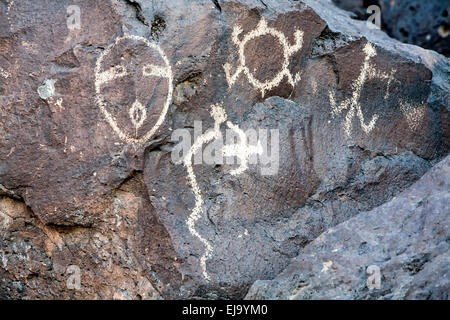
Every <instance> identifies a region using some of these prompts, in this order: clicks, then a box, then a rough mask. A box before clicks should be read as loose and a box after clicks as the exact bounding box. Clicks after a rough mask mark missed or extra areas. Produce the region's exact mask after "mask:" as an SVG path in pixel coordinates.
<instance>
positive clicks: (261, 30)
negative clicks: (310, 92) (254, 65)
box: [223, 17, 303, 97]
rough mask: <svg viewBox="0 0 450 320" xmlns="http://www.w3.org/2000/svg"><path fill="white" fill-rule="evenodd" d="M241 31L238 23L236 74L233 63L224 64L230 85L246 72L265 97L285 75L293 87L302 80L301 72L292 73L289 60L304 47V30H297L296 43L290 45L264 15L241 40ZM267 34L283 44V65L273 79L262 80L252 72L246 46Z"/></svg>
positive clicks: (236, 33)
mask: <svg viewBox="0 0 450 320" xmlns="http://www.w3.org/2000/svg"><path fill="white" fill-rule="evenodd" d="M241 33H242V28H241V26H239V25H236V26H235V27H234V29H233V35H232V40H233V43H234V44H235V45H236V46H237V47H238V49H239V50H238V52H239V67H238V68H237V69H236V71H235V73H234V74H231V65H230V64H229V63H225V64H224V66H223V69H224V71H225V76H226V79H227V83H228V86H229V87H231V86H232V85H234V83H235V82H236V81H237V80H238V78H239V76H240V75H241V73H244V74H245V75H246V76H247V78H248V81H249V82H250V84H251V85H252V86H253V87H255V88H256V89H258V90H260V91H261V95H262V97H264V94H265V92H266V91H268V90H270V89H273V88H275V87H277V86H278V85H279V84H280V83H281V81H282V80H283V79H284V78H285V77H286V78H287V79H288V82H289V84H290V85H291V86H292V87H294V86H295V85H296V84H297V82H298V81H300V74H296V75H292V73H291V72H290V71H289V61H290V58H291V56H292V55H293V54H294V53H296V52H298V51H299V50H300V49H301V48H302V45H303V31H301V30H297V31H295V33H294V37H295V43H294V45H290V44H289V42H288V40H287V38H286V36H285V35H284V34H283V33H282V32H280V31H278V30H276V29H274V28H271V27H269V26H268V25H267V22H266V20H265V19H264V17H262V18H261V20H260V21H259V23H258V26H257V27H256V29H255V30H253V31H251V32H249V33H248V34H246V35H245V36H244V38H243V39H242V40H239V35H240V34H241ZM265 35H270V36H273V37H275V38H276V39H278V41H279V42H280V44H281V46H282V47H283V65H282V67H281V70H280V72H278V74H276V75H275V76H274V77H273V78H272V80H268V81H265V82H261V81H259V80H258V79H257V78H256V77H255V76H254V75H253V74H252V72H251V71H250V70H249V68H248V67H247V65H246V60H245V46H246V44H247V43H248V42H249V41H250V40H253V39H255V38H258V37H262V36H265Z"/></svg>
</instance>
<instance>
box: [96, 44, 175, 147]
mask: <svg viewBox="0 0 450 320" xmlns="http://www.w3.org/2000/svg"><path fill="white" fill-rule="evenodd" d="M125 41H130V42H133V43H135V44H138V45H142V44H143V45H144V46H145V47H146V48H147V50H149V51H153V52H156V53H157V54H158V55H159V58H160V59H161V60H162V62H163V64H164V65H162V66H161V65H157V64H152V63H146V62H143V61H140V60H139V59H143V58H142V57H141V56H140V55H137V56H136V57H132V54H130V53H129V52H127V51H129V49H128V48H126V50H125V53H124V56H125V57H124V56H122V57H121V59H122V60H121V61H120V62H119V63H118V64H117V65H115V66H112V67H109V68H106V67H105V66H103V64H104V62H105V60H106V59H107V57H109V56H111V55H112V54H111V52H112V50H113V49H115V48H116V47H117V46H119V44H122V43H123V42H125ZM116 50H117V49H116ZM130 56H131V57H132V58H134V59H135V60H137V62H135V63H134V65H133V67H134V69H133V70H131V69H130V70H128V69H127V68H130V65H131V62H130V61H127V59H128V60H131V58H130ZM112 58H117V57H112ZM131 76H139V77H141V78H139V80H136V81H137V82H138V84H139V85H141V86H142V85H144V86H145V78H148V77H155V78H161V79H163V80H165V81H167V98H166V99H165V101H164V103H163V107H162V110H161V113H160V114H159V117H158V118H157V120H156V123H155V124H154V125H153V126H152V127H151V129H150V130H148V131H147V132H144V133H141V134H139V130H140V129H141V128H142V127H143V125H144V124H145V122H146V121H147V120H148V110H147V107H146V104H147V103H148V102H149V101H150V102H151V100H152V99H153V96H151V97H147V96H146V94H147V93H148V92H153V91H152V90H150V89H151V88H145V90H142V92H143V93H141V95H142V96H144V97H143V98H142V97H141V98H139V97H138V95H137V93H136V96H135V97H134V101H132V102H131V101H126V102H124V103H121V106H122V105H125V106H126V108H127V109H128V112H126V113H125V114H127V116H128V121H129V123H131V125H132V127H133V129H134V135H133V134H130V132H126V131H125V130H124V128H123V127H121V125H119V123H118V122H117V120H116V118H115V117H114V114H113V112H112V111H111V110H110V109H108V106H107V99H106V98H105V96H104V94H103V90H104V86H105V85H108V84H110V83H112V82H117V83H118V84H117V86H120V81H121V79H123V78H126V77H131ZM172 80H173V77H172V69H171V67H170V64H169V60H168V59H167V57H166V55H165V54H164V52H163V51H162V49H161V48H160V47H159V46H158V45H156V44H154V43H151V42H150V41H148V40H147V39H145V38H143V37H140V36H134V35H124V36H122V37H118V38H117V39H116V41H115V42H114V43H113V44H111V45H110V46H109V47H108V48H107V49H106V50H105V51H104V52H103V53H102V54H101V55H100V56H99V58H98V59H97V63H96V66H95V91H96V97H97V105H98V106H99V108H100V110H101V111H102V113H103V115H104V116H105V118H106V120H107V121H108V123H109V125H110V126H111V127H112V129H113V130H114V132H115V133H116V134H117V135H118V136H119V137H120V138H121V139H122V140H125V141H126V142H128V143H145V142H146V141H147V140H149V139H150V138H151V137H152V136H153V135H154V134H155V133H156V131H157V130H158V129H159V127H160V126H161V125H162V123H163V122H164V120H165V117H166V114H167V111H168V109H169V106H170V103H171V99H172V91H173V85H172ZM142 82H144V84H143V83H142ZM135 83H136V82H135ZM117 91H120V90H117ZM123 91H130V88H126V90H123ZM114 94H115V95H118V94H117V93H114Z"/></svg>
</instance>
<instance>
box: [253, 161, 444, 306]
mask: <svg viewBox="0 0 450 320" xmlns="http://www.w3.org/2000/svg"><path fill="white" fill-rule="evenodd" d="M449 201H450V157H447V158H446V159H445V160H443V161H442V162H440V163H439V164H437V165H436V166H435V167H433V168H432V169H431V170H430V171H429V172H427V173H426V174H425V176H423V177H422V178H421V179H420V180H419V181H418V182H416V183H415V184H414V185H413V186H412V187H410V188H409V189H408V190H406V191H404V192H402V193H401V194H399V195H398V196H397V197H395V198H394V199H393V200H391V201H389V202H388V203H386V204H384V205H382V206H380V207H377V208H375V209H374V210H372V211H369V212H365V213H360V214H359V215H358V216H357V217H354V218H352V219H350V220H348V221H346V222H344V223H342V224H340V225H338V226H336V227H334V228H330V229H329V230H327V231H326V232H325V233H324V234H322V235H320V236H319V237H318V238H316V239H315V240H314V241H313V242H311V243H310V244H308V245H307V246H306V247H305V248H303V249H302V250H301V251H300V253H299V255H298V256H297V257H296V258H295V259H293V260H292V261H291V263H290V264H289V266H288V267H287V268H286V269H285V270H284V271H283V272H282V273H281V274H279V275H278V276H277V277H276V278H275V279H273V280H264V281H256V282H255V283H254V284H253V286H252V287H251V288H250V291H249V293H248V294H247V296H246V299H442V300H448V298H449V290H450V270H449V267H448V263H449V261H450V255H449V249H450V244H449V240H450V229H449V227H450V216H449V214H448V204H449ZM375 272H378V275H376V274H375ZM375 276H379V280H375V279H374V277H375Z"/></svg>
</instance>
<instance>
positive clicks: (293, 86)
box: [0, 0, 450, 299]
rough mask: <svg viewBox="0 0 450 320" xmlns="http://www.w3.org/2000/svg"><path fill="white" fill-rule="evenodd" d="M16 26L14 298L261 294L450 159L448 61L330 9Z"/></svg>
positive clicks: (286, 5)
mask: <svg viewBox="0 0 450 320" xmlns="http://www.w3.org/2000/svg"><path fill="white" fill-rule="evenodd" d="M0 15H1V17H2V18H3V17H4V18H5V19H0V113H1V117H0V133H1V135H0V136H1V139H0V197H1V198H0V228H1V230H2V231H1V233H0V237H1V241H0V283H1V285H0V298H6V299H11V298H21V299H26V298H48V299H52V298H67V299H69V298H76V299H87V298H89V299H159V298H162V299H176V298H183V299H184V298H205V299H217V298H243V297H245V296H246V294H247V292H248V290H249V288H250V286H251V285H252V284H253V283H254V282H255V281H257V280H262V281H265V280H270V279H274V278H275V277H277V275H279V274H280V273H281V272H282V271H283V270H284V269H285V268H286V267H287V266H289V265H290V262H291V260H292V259H293V258H295V257H297V258H296V259H300V261H303V260H301V259H302V258H301V257H302V255H304V252H305V250H308V249H307V248H308V246H309V245H313V244H310V243H315V241H318V240H317V239H318V237H319V236H321V235H322V234H324V233H325V232H327V230H330V228H339V226H340V225H342V224H343V223H346V221H347V222H348V221H349V219H355V218H358V219H362V221H361V222H360V223H359V224H358V225H360V226H361V228H363V227H366V226H365V224H364V223H369V222H365V221H364V219H365V218H364V217H366V216H369V215H367V214H364V215H360V213H362V212H368V211H370V212H378V211H376V210H381V211H380V212H385V211H383V210H384V209H382V208H383V207H380V206H382V205H383V204H385V203H390V202H392V201H394V200H393V199H394V198H395V197H396V196H398V195H399V194H400V193H401V192H404V191H405V190H406V189H408V188H409V187H410V186H411V185H412V184H414V183H415V182H416V181H417V180H418V179H420V178H421V177H422V176H423V175H424V174H425V173H426V172H427V171H428V170H429V169H430V168H432V167H433V166H434V165H435V164H436V163H438V162H439V161H440V160H442V159H443V158H445V156H446V155H447V154H448V151H449V147H450V127H449V91H450V90H449V87H450V84H449V74H450V73H449V71H450V64H449V62H448V59H446V58H445V57H443V56H441V55H439V54H437V53H435V52H433V51H427V50H423V49H421V48H419V47H415V46H409V45H406V44H402V43H400V42H398V41H396V40H393V39H391V38H389V37H388V36H387V35H386V34H384V33H382V32H381V31H379V30H375V29H369V28H368V27H367V24H366V22H365V21H357V20H353V19H351V18H350V17H349V16H348V14H346V13H345V12H343V11H341V10H339V9H337V8H335V7H334V6H333V5H331V4H330V3H329V2H328V1H325V0H323V1H322V0H320V1H308V0H305V1H287V0H286V1H264V2H262V1H256V0H255V1H252V0H250V1H249V0H246V1H237V0H236V1H209V0H202V1H201V0H197V1H191V0H185V1H182V0H178V1H175V0H173V1H160V2H155V1H139V0H136V1H123V0H111V1H94V0H92V1H88V0H86V1H79V2H73V1H69V0H67V1H57V2H54V1H39V4H38V3H37V2H36V1H31V0H30V1H28V0H24V1H15V2H12V1H6V3H5V2H1V3H0ZM180 137H183V139H180ZM180 154H181V156H180ZM430 185H432V183H431V182H430ZM430 188H431V187H430ZM430 192H431V191H430ZM408 201H410V200H405V205H407V203H409V202H408ZM447 203H448V202H447ZM384 214H386V215H387V216H389V217H390V216H393V215H395V214H396V212H395V211H394V210H391V211H389V212H388V213H384ZM392 219H393V218H392ZM358 221H359V220H358ZM396 221H397V220H395V219H393V223H397V222H396ZM439 221H440V220H439ZM370 223H373V224H375V226H374V228H376V225H377V223H378V222H377V221H376V219H374V221H372V220H371V222H370ZM430 223H431V224H430V226H431V225H433V224H432V222H430ZM371 225H372V224H371ZM379 228H382V230H385V231H386V232H387V231H388V229H383V228H385V225H384V224H381V222H380V226H379ZM333 230H334V229H333ZM389 230H390V229H389ZM409 235H411V237H416V236H418V233H416V232H411V233H410V234H408V235H406V234H405V235H404V236H405V237H409ZM347 236H349V237H352V236H353V235H352V234H350V235H347V234H346V235H345V237H346V239H347ZM401 236H402V234H401V235H399V237H401ZM355 237H356V235H355ZM355 239H356V238H355ZM383 239H384V240H383ZM338 240H339V239H338ZM342 241H343V239H342ZM354 241H356V240H354ZM373 241H374V242H373V243H371V245H373V246H376V245H380V246H381V245H383V243H384V242H383V241H388V240H386V238H374V240H373ZM376 241H380V243H379V244H377V243H376ZM389 241H390V240H389ZM408 241H414V239H412V240H408ZM381 242H383V243H381ZM396 242H397V241H390V245H392V246H395V245H396ZM399 243H400V242H399ZM401 243H404V242H401ZM408 243H409V242H408ZM440 245H443V244H440ZM423 246H424V248H425V247H427V244H423ZM433 248H434V247H433V244H430V247H429V250H428V251H426V250H425V251H426V252H434V251H433V250H434V249H433ZM439 248H441V247H439ZM328 249H329V250H333V249H335V248H331V247H326V249H324V250H325V251H324V252H323V254H324V257H325V254H326V253H327V251H326V250H328ZM425 251H424V252H425ZM348 254H349V255H352V254H357V253H354V252H353V251H352V252H349V253H348ZM432 254H434V253H432ZM436 254H437V252H436ZM352 261H355V264H356V265H355V267H358V268H362V269H361V270H366V269H365V268H366V267H367V266H366V265H365V264H366V262H367V261H366V260H364V261H363V260H358V259H355V260H352ZM427 261H428V260H427ZM430 261H431V260H430ZM433 261H434V260H433ZM322 262H324V263H326V264H325V267H324V266H323V265H322ZM305 263H306V262H305ZM308 263H309V262H308ZM358 263H361V265H357V264H358ZM424 263H425V264H424V265H425V266H426V262H424ZM446 267H447V265H444V264H439V268H444V269H445V268H446ZM322 268H325V269H327V270H328V269H330V270H331V269H332V268H333V266H331V265H329V263H328V260H326V261H321V262H320V270H322ZM358 270H359V269H358ZM422 270H423V271H422ZM426 270H428V271H427V272H431V271H429V269H427V268H426V267H424V268H422V269H420V270H418V271H417V277H415V278H414V279H417V281H419V278H421V279H422V280H423V279H426V278H427V274H428V273H422V272H425V271H426ZM352 276H354V277H360V278H358V279H357V281H359V282H358V283H363V282H364V281H366V274H365V273H364V272H360V273H354V274H353V275H352ZM419 276H420V277H419ZM422 280H421V281H422ZM355 281H356V280H355ZM423 281H425V280H423ZM433 281H435V282H436V285H438V286H439V285H442V283H441V282H440V281H441V279H440V278H436V279H434V278H433ZM442 281H443V280H442ZM315 283H316V282H315ZM339 283H340V282H336V286H339V285H340V284H339ZM355 283H356V282H355ZM255 285H256V284H255ZM399 285H400V284H399ZM319 286H321V284H320V283H319V282H317V286H314V287H311V288H312V289H311V290H313V291H314V290H319V289H317V288H318V287H319ZM392 286H395V284H393V285H392ZM402 286H403V288H406V287H405V286H406V284H402ZM419 287H420V286H418V287H414V286H413V285H411V286H410V287H408V290H410V291H409V292H410V293H409V296H419V295H420V294H419V291H417V290H419V289H417V290H416V289H415V288H419ZM441 287H442V286H441ZM255 288H256V287H255V286H253V287H252V290H253V291H251V292H256V291H255V290H256V289H255ZM420 288H423V286H422V287H420ZM258 290H259V289H258ZM283 290H284V289H283ZM289 290H290V289H289ZM289 290H288V289H286V291H283V294H282V295H273V294H267V295H261V297H283V298H286V297H288V296H289V297H290V296H291V295H293V294H294V293H292V292H290V291H289ZM430 290H431V289H430ZM436 290H437V289H436ZM439 290H440V289H439ZM258 292H260V290H259V291H258ZM333 292H334V291H333ZM339 294H340V293H338V291H336V295H339ZM371 294H373V297H376V292H375V293H373V292H372V293H371ZM435 295H436V296H438V294H437V293H434V292H431V296H435ZM253 296H254V293H252V294H249V296H248V297H253ZM310 296H311V297H312V296H313V295H310ZM310 296H309V295H305V296H301V297H303V298H308V297H310ZM299 297H300V296H299ZM330 297H331V296H330ZM359 297H365V296H364V295H359V296H357V297H356V298H359ZM402 297H406V295H403V296H402V295H394V296H392V297H391V298H402Z"/></svg>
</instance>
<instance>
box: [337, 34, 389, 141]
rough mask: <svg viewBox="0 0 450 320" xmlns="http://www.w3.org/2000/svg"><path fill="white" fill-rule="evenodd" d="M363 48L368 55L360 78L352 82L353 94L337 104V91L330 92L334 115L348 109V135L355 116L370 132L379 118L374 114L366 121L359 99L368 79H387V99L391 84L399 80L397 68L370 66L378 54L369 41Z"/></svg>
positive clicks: (345, 125) (344, 124)
mask: <svg viewBox="0 0 450 320" xmlns="http://www.w3.org/2000/svg"><path fill="white" fill-rule="evenodd" d="M363 50H364V53H365V54H366V56H365V58H364V64H363V66H362V68H361V71H360V74H359V76H358V78H357V79H356V80H355V81H354V82H353V83H352V90H353V94H352V96H351V97H349V98H347V99H345V100H344V101H342V103H341V104H340V105H337V103H336V98H335V92H332V91H330V92H329V99H330V104H331V113H332V114H333V116H336V115H338V114H339V113H341V112H343V111H344V110H347V109H348V112H347V115H346V116H345V119H344V121H343V126H344V130H345V133H346V134H347V136H350V135H351V130H352V120H353V117H355V116H357V117H358V118H359V122H360V125H361V128H362V129H363V131H364V132H365V133H370V132H371V131H372V130H373V128H374V127H375V124H376V122H377V120H378V118H379V116H378V114H374V115H373V117H372V119H371V120H370V121H369V123H366V121H365V120H364V114H363V112H362V109H361V103H360V101H359V100H360V97H361V91H362V89H363V86H364V84H365V83H366V81H367V80H369V79H376V78H377V79H385V80H387V90H386V94H385V96H384V99H385V100H386V99H387V98H388V97H389V95H390V86H391V83H392V81H397V80H395V79H394V77H393V75H394V73H395V72H396V70H395V69H394V70H392V72H391V73H390V74H388V73H384V72H379V71H377V70H376V69H375V68H374V67H372V66H370V59H371V58H373V57H375V56H376V55H377V52H376V50H375V48H374V47H373V46H372V45H371V44H370V43H367V44H366V45H365V46H364V49H363Z"/></svg>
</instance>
